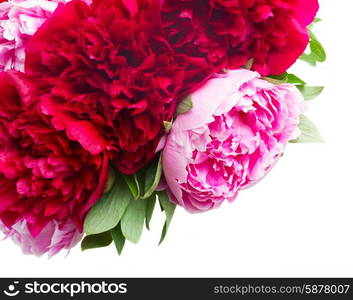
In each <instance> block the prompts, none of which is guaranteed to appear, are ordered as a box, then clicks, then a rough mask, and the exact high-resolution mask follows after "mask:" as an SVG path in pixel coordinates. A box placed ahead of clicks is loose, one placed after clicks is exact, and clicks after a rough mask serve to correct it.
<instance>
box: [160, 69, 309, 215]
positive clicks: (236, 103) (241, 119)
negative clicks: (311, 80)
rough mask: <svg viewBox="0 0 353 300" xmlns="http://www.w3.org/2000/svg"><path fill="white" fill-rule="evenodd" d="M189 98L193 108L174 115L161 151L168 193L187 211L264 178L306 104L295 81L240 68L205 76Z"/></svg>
mask: <svg viewBox="0 0 353 300" xmlns="http://www.w3.org/2000/svg"><path fill="white" fill-rule="evenodd" d="M191 98H192V102H193V108H192V109H191V110H190V111H189V112H188V113H186V114H183V115H180V116H178V117H177V119H176V120H175V122H174V124H173V126H172V129H171V131H170V134H169V136H168V137H167V141H166V144H165V147H164V150H163V154H162V157H163V171H164V176H165V180H166V182H167V184H168V187H169V193H170V199H171V201H172V202H174V203H176V204H179V205H181V206H183V207H184V208H185V209H186V210H188V211H189V212H201V211H206V210H209V209H213V208H217V207H219V206H220V205H221V203H222V202H223V201H224V200H226V199H227V200H228V201H230V202H232V201H234V200H235V198H236V196H237V194H238V191H239V190H241V189H244V188H247V187H250V186H252V185H254V184H255V183H257V182H258V181H260V180H261V179H262V178H264V177H265V176H266V174H268V172H269V171H270V170H271V169H272V168H273V166H274V165H275V164H276V162H277V161H278V159H279V158H280V156H281V154H282V153H283V151H284V148H285V146H286V144H287V143H288V141H289V140H290V139H293V138H296V137H297V136H298V135H299V134H300V131H299V129H298V124H299V115H300V114H302V113H303V112H304V110H305V108H306V105H305V104H304V99H303V96H302V95H301V94H300V93H299V91H298V89H297V88H296V87H295V86H293V85H289V84H283V85H273V84H272V83H270V82H268V81H265V80H263V79H260V75H259V74H258V73H256V72H252V71H248V70H244V69H242V70H236V71H229V72H228V73H227V74H225V75H222V76H219V77H217V78H214V79H211V80H209V82H208V83H207V84H206V85H205V86H204V87H202V88H201V89H200V90H198V91H196V92H194V93H193V94H192V95H191ZM223 170H224V172H225V173H223ZM229 170H232V171H231V172H230V173H229Z"/></svg>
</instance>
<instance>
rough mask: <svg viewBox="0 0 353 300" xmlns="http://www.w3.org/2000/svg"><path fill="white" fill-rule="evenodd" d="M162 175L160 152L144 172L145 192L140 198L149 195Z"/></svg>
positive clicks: (145, 197)
mask: <svg viewBox="0 0 353 300" xmlns="http://www.w3.org/2000/svg"><path fill="white" fill-rule="evenodd" d="M161 176H162V154H161V153H160V154H159V155H158V156H157V157H156V158H155V159H154V160H153V161H152V162H151V163H150V164H149V165H148V167H147V170H146V173H145V193H144V195H143V196H142V197H141V199H147V198H149V197H151V195H152V194H153V192H154V191H155V190H156V188H157V186H158V184H159V181H160V180H161Z"/></svg>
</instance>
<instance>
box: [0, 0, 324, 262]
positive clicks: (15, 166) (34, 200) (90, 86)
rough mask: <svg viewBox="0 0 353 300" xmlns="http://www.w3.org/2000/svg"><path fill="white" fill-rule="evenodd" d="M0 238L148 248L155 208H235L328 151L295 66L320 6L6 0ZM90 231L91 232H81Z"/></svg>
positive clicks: (305, 1) (44, 244) (52, 245)
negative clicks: (293, 150) (286, 159)
mask: <svg viewBox="0 0 353 300" xmlns="http://www.w3.org/2000/svg"><path fill="white" fill-rule="evenodd" d="M0 2H1V3H0V145H1V147H0V229H1V231H2V232H3V233H4V236H5V237H9V238H12V239H13V240H14V242H16V243H17V244H18V245H19V246H20V247H21V248H22V249H23V251H24V252H25V253H29V254H35V255H42V254H44V253H48V255H49V256H52V255H55V254H56V253H58V252H59V251H60V250H63V249H70V248H72V247H74V246H75V245H76V244H77V243H78V242H80V241H81V247H82V249H83V250H85V249H90V248H97V247H104V246H108V245H110V244H111V243H113V242H114V243H115V245H116V248H117V251H118V253H119V254H120V253H121V251H122V250H123V247H124V244H125V241H126V240H128V241H131V242H133V243H137V242H138V241H139V239H140V236H141V234H142V231H143V227H144V226H145V225H146V227H147V228H148V229H149V224H150V221H151V218H152V215H153V211H154V208H155V205H156V202H158V203H159V205H160V207H161V209H162V211H164V213H165V217H166V221H165V225H164V227H163V229H162V235H161V240H160V242H162V241H163V240H164V238H165V235H166V233H167V231H168V227H169V225H170V223H171V220H172V217H173V213H174V210H175V208H176V206H177V205H179V206H181V207H183V208H185V209H186V210H187V211H189V212H191V213H198V212H205V211H208V210H211V209H215V208H218V207H220V206H221V205H222V203H223V202H224V201H229V202H232V201H234V200H235V199H236V198H237V197H238V194H239V192H240V191H241V190H243V189H245V188H249V187H251V186H253V185H255V184H256V183H257V182H259V181H260V180H261V179H262V178H264V177H265V176H266V174H267V173H268V172H269V171H270V170H271V169H272V168H273V167H274V166H275V164H276V162H277V161H278V160H279V159H280V157H281V156H282V155H283V152H284V150H285V147H286V145H287V144H288V143H289V142H297V143H299V142H321V141H322V138H321V137H320V135H319V133H318V130H317V128H316V127H315V126H314V124H313V123H312V122H311V121H310V120H309V119H308V118H307V117H305V116H304V115H303V113H304V112H305V110H306V108H307V102H306V100H311V99H313V98H314V97H315V96H317V95H318V94H320V92H321V91H322V89H323V88H322V87H313V86H308V85H307V84H306V83H305V82H304V81H303V80H301V79H300V78H299V77H298V76H296V75H294V74H291V73H288V72H287V70H288V68H289V67H290V66H291V65H293V63H295V62H296V61H297V59H298V58H300V59H302V60H304V61H306V62H308V63H310V64H311V65H315V64H316V63H318V62H323V61H324V60H325V56H326V55H325V51H324V49H323V48H322V46H321V44H320V42H319V41H318V39H317V38H316V36H315V35H314V34H313V32H312V27H313V24H314V23H315V22H317V21H319V19H317V18H315V16H316V13H317V11H318V8H319V4H318V0H280V1H279V0H238V1H227V0H183V1H180V0H8V1H3V0H2V1H0ZM84 235H85V236H84Z"/></svg>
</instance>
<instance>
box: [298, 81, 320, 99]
mask: <svg viewBox="0 0 353 300" xmlns="http://www.w3.org/2000/svg"><path fill="white" fill-rule="evenodd" d="M297 88H298V89H299V91H300V92H301V93H302V95H303V96H304V99H305V100H307V101H310V100H312V99H315V98H316V97H317V96H319V95H320V94H321V93H322V91H323V90H324V87H323V86H307V85H303V86H297Z"/></svg>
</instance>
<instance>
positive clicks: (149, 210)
mask: <svg viewBox="0 0 353 300" xmlns="http://www.w3.org/2000/svg"><path fill="white" fill-rule="evenodd" d="M146 201H147V204H146V228H147V229H148V230H150V222H151V219H152V215H153V211H154V207H155V205H156V194H155V193H153V194H152V196H151V197H149V198H148V199H146Z"/></svg>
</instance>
